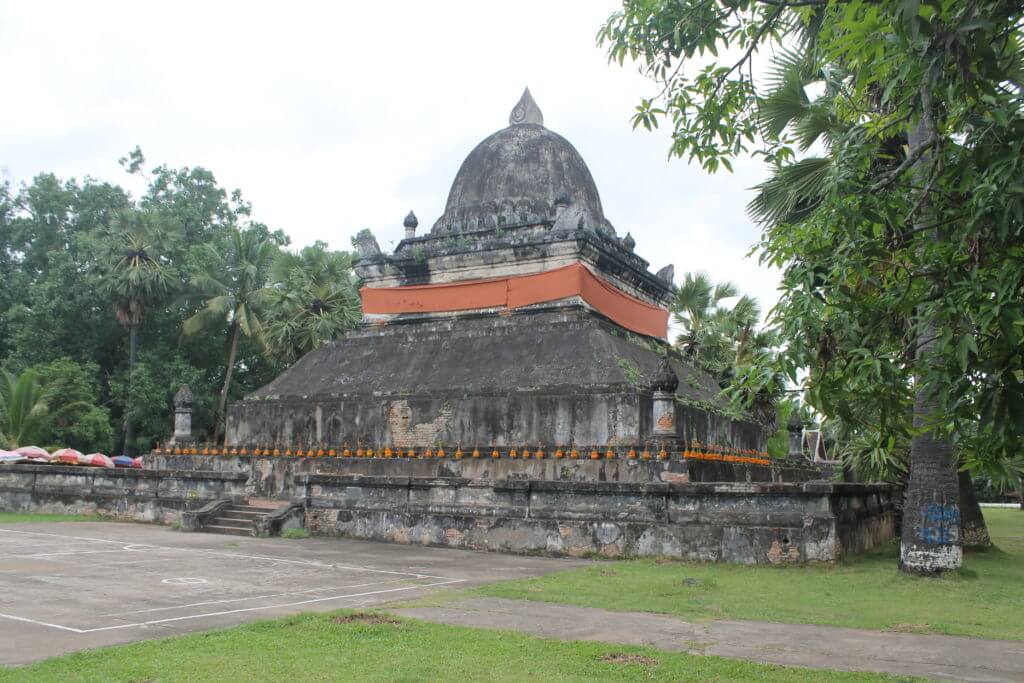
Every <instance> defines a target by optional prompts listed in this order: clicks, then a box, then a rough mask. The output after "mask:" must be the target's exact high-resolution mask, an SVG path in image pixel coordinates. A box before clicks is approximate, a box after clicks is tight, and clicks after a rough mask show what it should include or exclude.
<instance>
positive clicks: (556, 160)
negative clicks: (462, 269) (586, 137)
mask: <svg viewBox="0 0 1024 683" xmlns="http://www.w3.org/2000/svg"><path fill="white" fill-rule="evenodd" d="M509 122H510V124H511V125H509V126H508V128H504V129H502V130H499V131H498V132H497V133H494V134H493V135H491V136H489V137H488V138H486V139H485V140H484V141H483V142H481V143H480V144H479V145H477V146H476V147H475V148H474V149H473V151H472V152H470V153H469V156H467V157H466V160H465V161H463V162H462V167H461V168H459V172H458V174H456V176H455V182H453V183H452V189H451V191H450V192H449V193H448V203H447V204H446V205H445V211H444V215H442V216H441V217H440V218H439V219H438V220H437V222H436V223H435V224H434V227H433V229H432V230H431V233H432V234H446V233H459V232H471V231H474V230H485V229H489V228H496V227H499V226H515V225H528V224H535V223H540V222H542V221H553V222H555V223H556V227H559V225H561V226H562V227H564V228H571V229H579V228H584V229H587V230H595V231H599V232H602V233H605V234H611V235H614V234H615V230H614V228H612V226H611V224H610V223H609V222H608V221H607V220H606V219H605V217H604V211H603V210H602V208H601V198H600V196H599V195H598V193H597V186H596V185H595V184H594V178H593V176H591V175H590V169H588V168H587V164H586V162H584V161H583V157H581V156H580V153H579V152H577V151H576V148H575V147H573V146H572V144H570V143H569V141H568V140H566V139H565V138H563V137H562V136H561V135H559V134H557V133H555V132H553V131H550V130H548V129H547V128H545V127H544V125H543V117H542V115H541V113H540V109H539V108H537V105H536V103H535V102H534V101H533V98H532V97H531V96H530V91H529V89H527V90H526V92H524V93H523V97H522V99H521V100H520V101H519V103H518V104H517V105H516V107H515V109H513V110H512V115H511V116H510V117H509Z"/></svg>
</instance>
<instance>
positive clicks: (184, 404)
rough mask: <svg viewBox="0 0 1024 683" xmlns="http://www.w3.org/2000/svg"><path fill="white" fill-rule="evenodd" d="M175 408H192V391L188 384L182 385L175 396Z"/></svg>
mask: <svg viewBox="0 0 1024 683" xmlns="http://www.w3.org/2000/svg"><path fill="white" fill-rule="evenodd" d="M174 407H175V408H188V409H191V408H192V390H191V389H189V388H188V385H187V384H182V385H181V387H179V389H178V393H176V394H175V395H174Z"/></svg>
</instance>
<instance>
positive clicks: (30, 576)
mask: <svg viewBox="0 0 1024 683" xmlns="http://www.w3.org/2000/svg"><path fill="white" fill-rule="evenodd" d="M580 564H581V562H579V561H574V560H564V559H550V558H533V557H518V556H510V555H499V554H493V553H475V552H467V551H460V550H449V549H443V548H425V547H418V546H403V545H388V544H379V543H369V542H364V541H352V540H345V539H281V538H274V539H260V538H246V537H236V536H219V535H213V534H202V533H196V534H186V533H181V532H177V531H174V530H171V529H169V528H167V527H159V526H151V525H142V524H130V523H115V522H66V523H45V524H11V525H0V664H6V665H14V664H24V663H28V662H32V661H36V660H39V659H44V658H46V657H52V656H54V655H58V654H62V653H65V652H71V651H75V650H81V649H86V648H94V647H102V646H105V645H114V644H117V643H127V642H132V641H136V640H143V639H148V638H162V637H166V636H171V635H177V634H181V633H187V632H191V631H205V630H209V629H212V628H221V627H225V626H231V625H233V624H238V623H242V622H246V621H252V620H257V619H266V618H269V617H276V616H284V615H288V614H295V613H299V612H305V611H330V610H335V609H339V608H346V607H347V608H352V607H367V606H373V605H380V604H383V603H385V602H393V601H398V600H409V599H415V598H422V597H424V596H426V595H428V594H430V593H431V592H432V591H437V590H440V589H445V588H465V587H468V586H473V585H476V584H480V583H484V582H489V581H501V580H507V579H513V578H520V577H525V576H534V575H537V574H542V573H546V572H552V571H558V570H560V569H567V568H570V567H574V566H579V565H580Z"/></svg>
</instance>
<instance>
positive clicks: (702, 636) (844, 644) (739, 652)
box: [393, 598, 1024, 681]
mask: <svg viewBox="0 0 1024 683" xmlns="http://www.w3.org/2000/svg"><path fill="white" fill-rule="evenodd" d="M393 611H394V612H396V613H397V614H400V615H403V616H408V617H414V618H416V619H423V620H425V621H432V622H437V623H444V624H452V625H456V626H470V627H473V628H488V629H502V630H512V631H522V632H524V633H530V634H533V635H537V636H542V637H545V638H557V639H560V640H596V641H602V642H606V643H618V644H623V645H648V646H651V647H655V648H659V649H662V650H682V651H687V652H691V653H694V654H704V655H718V656H721V657H732V658H736V659H746V660H751V661H755V662H764V663H770V664H787V665H791V666H802V667H810V668H821V669H841V670H846V671H874V672H885V673H892V674H901V675H913V676H923V677H927V678H932V679H937V680H957V681H1024V642H1020V641H1005V640H983V639H980V638H965V637H959V636H941V635H916V634H909V633H890V632H880V631H862V630H858V629H851V628H837V627H834V626H810V625H802V624H777V623H769V622H758V621H712V622H707V623H702V624H692V623H688V622H685V621H682V620H680V619H677V618H676V617H671V616H665V615H660V614H648V613H642V612H610V611H607V610H601V609H593V608H589V607H573V606H570V605H559V604H553V603H545V602H532V601H527V600H504V599H500V598H476V599H471V600H462V601H458V602H453V603H449V604H446V605H444V606H443V607H415V608H406V609H398V610H393Z"/></svg>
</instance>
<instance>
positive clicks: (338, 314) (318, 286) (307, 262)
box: [266, 243, 362, 363]
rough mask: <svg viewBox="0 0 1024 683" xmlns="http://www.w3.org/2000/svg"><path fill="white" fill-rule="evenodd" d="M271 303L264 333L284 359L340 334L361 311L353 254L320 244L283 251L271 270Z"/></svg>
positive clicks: (355, 321) (272, 347)
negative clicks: (292, 251)
mask: <svg viewBox="0 0 1024 683" xmlns="http://www.w3.org/2000/svg"><path fill="white" fill-rule="evenodd" d="M268 305H269V316H268V319H267V326H266V337H267V341H268V343H269V346H270V348H271V350H272V351H273V353H274V354H275V356H276V357H277V358H279V359H280V360H281V361H282V362H285V363H291V362H293V361H295V360H296V359H297V358H299V357H300V356H302V355H304V354H306V353H308V352H309V351H312V350H313V349H315V348H317V347H318V346H320V345H321V344H323V343H324V342H327V341H330V340H332V339H337V338H338V337H340V336H341V335H343V334H344V333H345V332H347V331H349V330H351V329H353V328H354V327H355V326H356V325H358V324H359V320H360V318H361V315H362V313H361V311H362V306H361V303H360V300H359V293H358V292H357V291H356V284H355V276H354V274H353V272H352V255H351V254H349V253H348V252H344V251H329V250H327V248H326V245H325V244H322V243H317V244H315V245H313V246H310V247H306V248H305V249H303V250H302V251H301V252H299V253H298V254H295V253H291V252H285V253H282V254H281V255H280V256H279V257H278V258H277V260H276V261H275V262H274V265H273V268H272V269H271V285H270V292H269V295H268Z"/></svg>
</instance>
